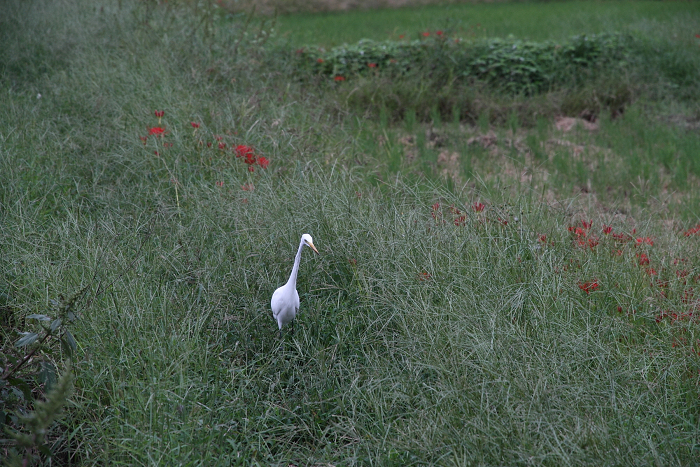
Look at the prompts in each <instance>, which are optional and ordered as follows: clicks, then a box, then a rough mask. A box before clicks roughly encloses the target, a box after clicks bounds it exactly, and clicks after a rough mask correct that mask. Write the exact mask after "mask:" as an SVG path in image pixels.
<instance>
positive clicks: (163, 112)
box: [155, 110, 165, 118]
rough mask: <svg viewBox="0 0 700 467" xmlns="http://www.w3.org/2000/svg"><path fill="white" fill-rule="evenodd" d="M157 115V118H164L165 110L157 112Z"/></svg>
mask: <svg viewBox="0 0 700 467" xmlns="http://www.w3.org/2000/svg"><path fill="white" fill-rule="evenodd" d="M155 114H156V117H158V118H163V115H165V110H156V111H155Z"/></svg>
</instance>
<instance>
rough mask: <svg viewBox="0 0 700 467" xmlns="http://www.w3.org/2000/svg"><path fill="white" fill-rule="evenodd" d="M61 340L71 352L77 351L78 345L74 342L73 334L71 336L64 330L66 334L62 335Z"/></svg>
mask: <svg viewBox="0 0 700 467" xmlns="http://www.w3.org/2000/svg"><path fill="white" fill-rule="evenodd" d="M63 338H64V339H65V340H66V343H67V344H68V346H69V347H70V349H71V351H72V352H75V351H76V350H77V349H78V343H77V342H75V339H74V338H73V334H71V333H70V331H69V330H67V329H66V332H64V333H63Z"/></svg>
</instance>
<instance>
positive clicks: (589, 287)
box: [578, 280, 598, 294]
mask: <svg viewBox="0 0 700 467" xmlns="http://www.w3.org/2000/svg"><path fill="white" fill-rule="evenodd" d="M578 288H579V289H581V290H583V291H584V292H586V293H587V294H589V293H591V292H592V291H594V290H596V289H597V288H598V280H593V281H589V282H579V283H578Z"/></svg>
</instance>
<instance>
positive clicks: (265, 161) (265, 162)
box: [258, 156, 270, 169]
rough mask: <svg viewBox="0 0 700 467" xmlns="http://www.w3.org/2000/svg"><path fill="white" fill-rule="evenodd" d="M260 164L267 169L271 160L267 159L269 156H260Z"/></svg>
mask: <svg viewBox="0 0 700 467" xmlns="http://www.w3.org/2000/svg"><path fill="white" fill-rule="evenodd" d="M258 165H259V166H260V167H262V168H263V169H267V166H268V165H270V161H269V160H268V159H267V157H262V156H260V157H258Z"/></svg>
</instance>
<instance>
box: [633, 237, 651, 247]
mask: <svg viewBox="0 0 700 467" xmlns="http://www.w3.org/2000/svg"><path fill="white" fill-rule="evenodd" d="M645 243H646V244H647V245H649V246H654V240H652V239H651V237H640V238H638V239H637V245H644V244H645Z"/></svg>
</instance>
